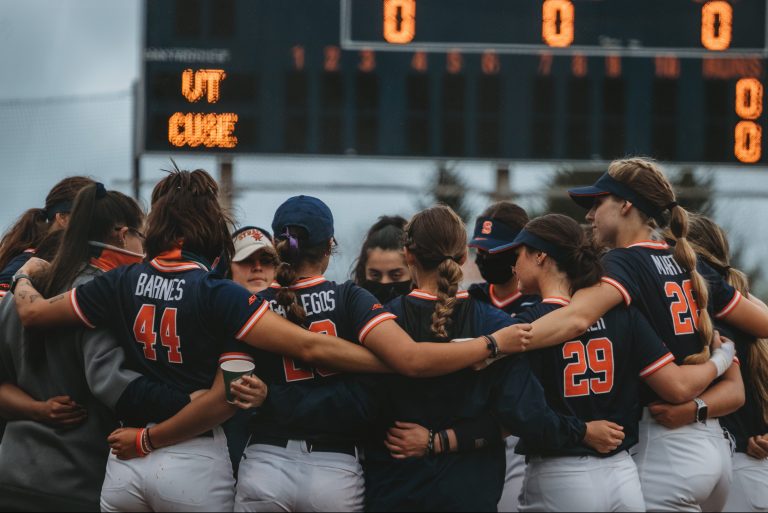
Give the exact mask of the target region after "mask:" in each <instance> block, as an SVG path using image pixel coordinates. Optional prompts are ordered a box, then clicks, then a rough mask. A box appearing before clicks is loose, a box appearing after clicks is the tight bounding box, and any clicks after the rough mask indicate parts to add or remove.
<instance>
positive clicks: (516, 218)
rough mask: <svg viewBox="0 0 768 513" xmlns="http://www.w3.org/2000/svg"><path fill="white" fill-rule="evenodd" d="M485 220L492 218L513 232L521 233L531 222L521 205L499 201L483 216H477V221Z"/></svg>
mask: <svg viewBox="0 0 768 513" xmlns="http://www.w3.org/2000/svg"><path fill="white" fill-rule="evenodd" d="M483 218H491V219H496V220H498V221H501V222H502V223H504V224H505V225H507V226H509V227H510V228H512V229H513V230H517V231H520V230H522V229H523V226H525V224H526V223H527V222H528V221H529V218H528V213H527V212H526V211H525V210H524V209H523V208H522V207H521V206H519V205H517V204H515V203H512V202H511V201H499V202H496V203H494V204H492V205H491V206H489V207H488V208H486V209H485V210H484V211H483V213H482V214H480V215H479V216H477V219H476V221H479V220H480V219H483Z"/></svg>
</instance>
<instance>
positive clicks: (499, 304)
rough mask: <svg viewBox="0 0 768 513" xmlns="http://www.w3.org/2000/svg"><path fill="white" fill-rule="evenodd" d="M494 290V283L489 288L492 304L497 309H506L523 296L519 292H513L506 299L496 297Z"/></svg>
mask: <svg viewBox="0 0 768 513" xmlns="http://www.w3.org/2000/svg"><path fill="white" fill-rule="evenodd" d="M494 290H495V288H494V286H493V283H491V285H490V286H489V287H488V295H489V296H490V298H491V303H493V306H495V307H496V308H504V307H505V306H507V305H509V304H511V303H514V302H515V301H517V300H518V299H520V298H521V297H522V296H523V293H522V292H520V291H519V290H518V291H517V292H513V293H512V294H511V295H509V296H507V297H505V298H500V297H498V296H497V295H496V292H494Z"/></svg>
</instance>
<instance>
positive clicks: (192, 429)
mask: <svg viewBox="0 0 768 513" xmlns="http://www.w3.org/2000/svg"><path fill="white" fill-rule="evenodd" d="M265 398H266V385H265V387H264V395H263V398H262V402H263V400H264V399H265ZM236 409H237V406H235V405H232V404H229V403H228V402H227V401H226V400H225V394H224V379H223V376H222V373H221V370H219V371H218V373H217V375H216V379H215V380H214V382H213V386H211V389H210V390H208V391H207V392H205V393H204V394H202V395H201V396H200V397H199V398H197V399H196V400H194V401H192V402H191V403H189V404H188V405H187V406H185V407H184V409H182V410H181V411H180V412H179V413H177V414H176V415H174V416H173V417H171V418H170V419H168V420H166V421H164V422H161V423H160V424H157V425H156V426H152V427H151V428H148V429H149V431H150V440H151V445H152V448H153V449H159V448H161V447H167V446H169V445H174V444H177V443H179V442H183V441H185V440H188V439H190V438H193V437H195V436H198V435H200V434H202V433H205V432H206V431H209V430H210V429H213V428H214V427H216V426H218V425H220V424H221V423H222V422H224V421H226V420H227V419H229V418H230V417H231V416H232V415H233V414H234V413H235V411H236ZM139 432H140V430H139V429H136V428H121V429H117V430H115V431H113V432H112V434H110V435H109V437H108V439H107V441H108V442H109V444H110V447H111V448H112V453H113V454H115V455H116V456H117V457H118V458H120V459H131V458H135V457H137V456H140V454H139V453H138V451H137V444H136V440H137V435H138V434H139Z"/></svg>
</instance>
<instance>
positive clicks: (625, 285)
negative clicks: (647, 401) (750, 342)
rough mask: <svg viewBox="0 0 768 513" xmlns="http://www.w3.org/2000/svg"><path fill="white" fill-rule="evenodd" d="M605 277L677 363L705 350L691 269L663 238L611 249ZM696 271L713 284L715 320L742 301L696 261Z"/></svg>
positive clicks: (711, 297)
mask: <svg viewBox="0 0 768 513" xmlns="http://www.w3.org/2000/svg"><path fill="white" fill-rule="evenodd" d="M603 266H604V268H605V276H604V277H603V281H604V282H605V283H609V284H610V285H612V286H614V287H616V289H617V290H618V291H619V292H620V293H621V295H622V297H623V298H624V302H625V303H626V304H627V305H630V304H632V305H635V306H636V307H637V308H638V309H639V310H640V311H641V312H642V313H643V315H645V318H646V319H647V320H648V322H650V324H651V326H653V329H654V330H656V333H657V334H658V335H659V336H660V337H661V339H662V340H663V341H664V343H665V344H666V345H667V346H668V347H669V349H670V350H671V351H672V353H673V354H674V355H675V359H676V361H677V363H678V364H682V363H683V360H684V359H685V358H686V357H687V356H689V355H692V354H695V353H698V352H699V351H700V350H701V338H700V337H699V334H698V332H697V331H696V329H695V327H696V325H697V323H698V317H699V308H698V305H697V304H696V297H695V293H694V292H693V288H692V284H691V276H690V273H689V272H688V271H687V270H686V269H683V268H682V267H681V266H680V265H679V264H678V263H677V262H676V261H675V259H674V257H673V256H672V249H671V248H670V247H669V246H668V245H667V243H665V242H652V241H648V242H642V243H638V244H633V245H632V246H629V247H627V248H619V249H613V250H611V251H609V252H608V253H607V254H606V255H605V256H604V257H603ZM696 269H697V270H698V271H699V273H701V275H702V276H703V277H704V279H705V280H706V281H707V283H708V286H709V304H708V311H709V313H710V315H712V316H713V318H714V319H718V318H721V317H723V316H725V315H727V314H728V313H729V312H730V311H731V310H733V308H734V307H735V306H736V304H737V303H738V302H739V300H740V299H741V294H739V292H738V291H736V290H735V289H734V288H733V287H731V286H730V285H728V283H726V282H725V281H724V280H723V278H722V277H721V276H720V275H719V274H717V272H715V271H714V270H713V269H712V268H711V267H709V266H708V265H706V264H705V263H703V262H701V261H698V262H697V266H696Z"/></svg>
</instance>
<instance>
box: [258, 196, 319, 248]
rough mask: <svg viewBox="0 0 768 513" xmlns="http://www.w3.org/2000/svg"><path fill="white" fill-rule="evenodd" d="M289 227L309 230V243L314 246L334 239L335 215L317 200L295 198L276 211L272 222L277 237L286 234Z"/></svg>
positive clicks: (307, 197) (309, 197)
mask: <svg viewBox="0 0 768 513" xmlns="http://www.w3.org/2000/svg"><path fill="white" fill-rule="evenodd" d="M288 226H300V227H301V228H304V229H305V230H307V236H308V242H309V243H310V244H311V245H313V246H314V245H316V244H320V243H322V242H325V241H328V240H329V239H330V238H331V237H333V214H332V213H331V209H330V208H328V205H326V204H325V203H323V202H322V201H320V200H319V199H317V198H314V197H312V196H303V195H302V196H294V197H292V198H288V199H287V200H285V202H284V203H283V204H282V205H280V206H279V207H278V208H277V211H275V218H274V219H273V220H272V231H273V232H274V233H275V237H280V236H281V235H282V234H284V233H285V229H286V228H287V227H288Z"/></svg>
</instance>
